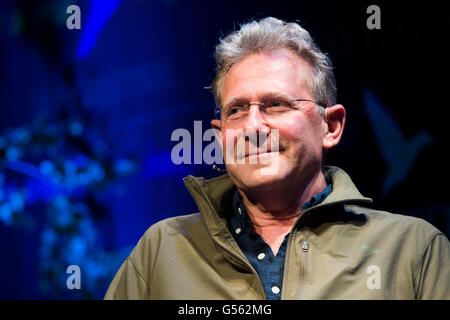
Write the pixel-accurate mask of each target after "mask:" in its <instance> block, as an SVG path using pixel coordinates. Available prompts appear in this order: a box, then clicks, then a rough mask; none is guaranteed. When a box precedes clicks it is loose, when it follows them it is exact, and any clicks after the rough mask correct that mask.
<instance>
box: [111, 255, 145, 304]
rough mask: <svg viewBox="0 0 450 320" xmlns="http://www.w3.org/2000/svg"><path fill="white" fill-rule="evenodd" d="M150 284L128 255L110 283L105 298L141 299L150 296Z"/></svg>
mask: <svg viewBox="0 0 450 320" xmlns="http://www.w3.org/2000/svg"><path fill="white" fill-rule="evenodd" d="M149 288H150V287H149V285H148V284H147V282H146V281H145V279H144V277H143V276H142V273H141V272H140V271H139V270H138V268H137V267H136V264H135V263H134V262H133V260H132V258H131V257H128V258H127V259H126V260H125V262H124V263H123V264H122V266H121V267H120V268H119V271H118V272H117V274H116V275H115V277H114V279H113V281H112V282H111V284H110V285H109V288H108V291H107V292H106V295H105V300H141V299H148V298H149Z"/></svg>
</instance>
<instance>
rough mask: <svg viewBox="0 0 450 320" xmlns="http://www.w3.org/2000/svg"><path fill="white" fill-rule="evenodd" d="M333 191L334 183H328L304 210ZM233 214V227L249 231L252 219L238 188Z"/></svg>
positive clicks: (304, 205) (306, 203)
mask: <svg viewBox="0 0 450 320" xmlns="http://www.w3.org/2000/svg"><path fill="white" fill-rule="evenodd" d="M332 191H333V185H332V184H331V183H330V184H328V185H327V186H326V187H325V188H324V189H323V190H322V191H321V192H319V193H316V194H315V195H314V196H312V197H311V199H310V200H309V201H307V202H305V203H304V204H302V211H305V210H306V209H309V208H312V207H314V206H315V205H318V204H319V203H321V202H322V201H324V200H325V198H326V197H328V195H329V194H330V193H331V192H332ZM232 207H233V213H234V214H233V215H232V216H231V217H230V223H231V227H232V228H233V229H237V228H240V229H241V230H242V232H246V231H248V229H249V228H250V226H251V221H250V219H249V217H248V215H247V211H246V210H245V207H244V205H243V204H242V199H241V196H240V194H239V192H238V191H237V190H236V191H235V193H234V195H233V202H232Z"/></svg>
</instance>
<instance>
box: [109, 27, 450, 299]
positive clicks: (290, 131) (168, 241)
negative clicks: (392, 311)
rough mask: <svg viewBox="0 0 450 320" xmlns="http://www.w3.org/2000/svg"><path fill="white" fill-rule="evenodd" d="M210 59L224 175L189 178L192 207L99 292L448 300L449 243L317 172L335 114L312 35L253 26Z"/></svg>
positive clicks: (112, 295)
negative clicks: (193, 210) (191, 211)
mask: <svg viewBox="0 0 450 320" xmlns="http://www.w3.org/2000/svg"><path fill="white" fill-rule="evenodd" d="M216 60H217V76H216V79H215V80H214V82H213V84H212V89H213V91H214V94H215V99H216V104H217V106H218V109H217V115H218V119H214V120H212V121H211V124H212V126H213V127H214V128H215V129H217V132H218V134H217V137H218V139H219V141H220V144H221V145H222V148H223V150H224V152H223V154H224V159H225V166H226V170H227V175H223V176H220V177H217V178H214V179H211V180H205V179H203V178H195V177H192V176H189V177H187V178H185V180H184V181H185V184H186V187H187V189H188V190H189V192H190V193H191V194H192V196H193V198H194V199H195V201H196V204H197V205H198V208H199V210H200V213H196V214H192V215H187V216H180V217H175V218H169V219H166V220H164V221H161V222H159V223H157V224H155V225H153V226H152V227H150V228H149V229H148V231H147V232H146V233H145V234H144V236H143V237H142V238H141V240H140V241H139V243H138V244H137V246H136V248H135V249H134V250H133V252H132V253H131V254H130V256H129V257H128V258H127V259H126V261H125V262H124V263H123V265H122V266H121V267H120V269H119V271H118V273H117V275H116V276H115V278H114V280H113V281H112V283H111V285H110V287H109V289H108V292H107V293H106V296H105V298H106V299H449V298H450V245H449V242H448V240H447V238H446V237H445V235H444V234H442V233H441V232H440V231H439V230H437V229H436V228H434V227H433V226H432V225H430V224H429V223H427V222H425V221H423V220H421V219H417V218H412V217H407V216H402V215H397V214H391V213H388V212H382V211H376V210H373V209H370V208H368V207H367V205H369V204H370V203H371V199H369V198H366V197H363V196H362V195H361V194H360V193H359V192H358V190H357V189H356V187H355V186H354V185H353V183H352V181H351V179H350V177H349V176H348V175H347V174H346V173H345V172H344V171H343V170H341V169H339V168H336V167H325V166H324V165H323V153H324V152H325V150H327V149H330V148H332V147H333V146H335V145H336V144H338V143H339V140H340V139H341V136H342V132H343V129H344V124H345V109H344V107H343V106H342V105H340V104H336V102H335V99H336V88H335V81H334V76H333V72H332V66H331V63H330V60H329V59H328V57H327V56H326V55H325V54H323V53H322V52H321V51H320V50H319V49H318V48H317V47H316V45H315V44H314V42H313V40H312V39H311V37H310V35H309V34H308V32H307V31H306V30H304V29H303V28H302V27H300V26H299V25H298V24H296V23H285V22H283V21H280V20H278V19H275V18H266V19H262V20H261V21H259V22H255V21H254V22H251V23H248V24H245V25H243V26H242V27H241V29H240V30H239V31H237V32H234V33H232V34H230V35H229V36H227V37H226V38H225V39H223V40H222V41H221V42H220V44H219V45H218V46H217V48H216ZM255 136H256V137H257V138H256V139H254V137H255ZM274 136H275V137H276V139H272V138H273V137H274ZM240 143H241V146H242V145H244V148H243V149H242V148H241V149H240V151H239V150H238V149H239V148H238V145H239V144H240ZM242 143H243V144H242Z"/></svg>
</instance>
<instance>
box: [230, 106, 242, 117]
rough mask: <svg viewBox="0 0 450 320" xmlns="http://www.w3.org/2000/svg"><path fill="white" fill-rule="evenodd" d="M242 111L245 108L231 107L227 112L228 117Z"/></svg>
mask: <svg viewBox="0 0 450 320" xmlns="http://www.w3.org/2000/svg"><path fill="white" fill-rule="evenodd" d="M244 109H245V106H243V105H234V106H231V107H230V108H229V110H228V115H233V114H237V113H239V112H242V111H243V110H244Z"/></svg>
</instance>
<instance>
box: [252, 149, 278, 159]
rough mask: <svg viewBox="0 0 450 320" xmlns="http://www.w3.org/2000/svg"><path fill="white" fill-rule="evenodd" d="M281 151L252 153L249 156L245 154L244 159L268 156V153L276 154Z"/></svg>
mask: <svg viewBox="0 0 450 320" xmlns="http://www.w3.org/2000/svg"><path fill="white" fill-rule="evenodd" d="M280 151H281V150H279V151H270V150H269V151H263V152H254V153H250V154H246V155H245V158H248V157H254V156H261V155H263V154H270V153H278V152H280Z"/></svg>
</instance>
